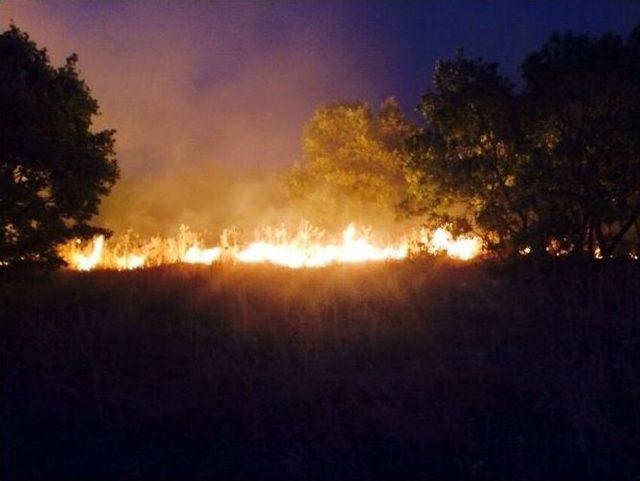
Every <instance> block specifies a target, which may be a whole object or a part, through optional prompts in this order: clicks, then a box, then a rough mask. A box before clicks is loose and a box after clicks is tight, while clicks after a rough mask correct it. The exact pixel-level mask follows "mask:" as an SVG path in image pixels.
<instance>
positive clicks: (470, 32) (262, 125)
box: [0, 0, 640, 175]
mask: <svg viewBox="0 0 640 481" xmlns="http://www.w3.org/2000/svg"><path fill="white" fill-rule="evenodd" d="M0 12H1V14H2V19H1V21H2V26H3V29H4V28H5V27H6V26H7V25H8V23H9V20H10V19H13V20H14V21H15V23H16V24H17V25H18V26H19V27H21V28H23V29H24V30H26V31H27V32H29V33H30V34H31V36H32V38H33V39H34V40H35V41H36V42H37V43H38V44H39V45H40V46H46V47H48V49H49V52H50V54H51V56H52V58H53V60H54V62H56V63H60V62H62V61H63V59H64V57H66V56H67V55H68V54H70V53H72V52H77V53H78V54H79V55H80V68H81V71H82V75H83V76H84V78H85V79H86V80H87V82H88V84H89V86H90V87H91V89H92V90H93V93H94V95H95V97H96V98H97V99H98V100H99V102H100V105H101V107H102V111H103V116H102V118H101V120H100V122H99V125H100V126H106V127H113V128H116V129H117V130H118V135H117V142H118V143H117V148H118V153H119V160H120V165H121V167H122V169H123V173H124V174H125V175H126V174H132V175H133V174H141V173H144V172H150V171H155V170H157V169H159V168H160V167H163V166H164V167H166V166H174V165H175V164H178V165H179V164H180V163H183V162H185V163H191V164H193V163H196V164H197V163H200V162H219V163H222V164H224V165H227V166H240V167H266V168H268V167H270V166H273V165H284V164H288V163H291V162H292V161H294V160H296V159H297V158H299V156H300V145H299V144H300V135H301V128H302V126H303V124H304V122H305V121H306V120H307V119H308V118H309V117H310V115H311V114H312V113H313V110H314V109H315V108H317V107H318V106H320V105H322V104H326V103H330V102H336V101H344V100H346V101H355V100H366V101H369V102H371V103H372V104H378V103H379V102H380V101H381V100H382V99H383V98H384V97H386V96H388V95H396V96H397V98H398V99H399V101H400V103H401V105H402V106H403V108H404V109H405V111H407V112H410V111H412V110H413V109H414V107H415V105H416V104H417V103H418V100H419V96H420V93H421V92H422V91H424V90H425V88H427V86H428V83H429V78H430V76H431V72H432V70H433V66H434V63H435V61H436V60H437V59H438V58H444V57H448V56H451V55H452V54H453V53H454V52H455V50H456V48H458V47H460V46H463V47H464V48H465V50H466V51H467V52H468V53H469V54H472V55H481V56H483V57H485V58H488V59H492V60H495V61H497V62H499V63H500V65H501V68H502V71H503V72H504V73H506V74H508V75H509V76H511V77H512V78H513V79H514V80H516V82H517V75H518V70H517V68H518V64H519V62H520V61H521V59H522V58H523V56H524V55H525V54H526V53H527V52H529V51H531V50H532V49H534V48H536V47H538V46H539V45H540V44H541V43H542V42H543V41H544V40H545V39H546V38H547V37H548V36H549V35H550V34H551V33H552V32H553V31H554V30H560V31H564V30H567V29H571V30H573V31H576V32H583V31H590V32H592V33H595V34H600V33H602V32H604V31H607V30H611V31H615V32H618V33H621V34H623V35H627V34H628V33H629V32H630V30H631V29H632V28H633V26H634V25H635V24H637V23H639V22H640V2H633V1H626V2H625V1H564V2H561V1H553V2H551V1H549V2H516V1H500V2H480V1H477V2H453V1H446V2H445V1H442V2H396V3H392V2H388V3H386V2H376V3H374V2H352V3H349V2H344V3H343V2H341V3H338V2H319V3H316V4H314V3H312V2H205V1H201V2H193V3H188V2H186V1H180V2H178V1H175V2H162V3H160V4H157V3H151V2H148V3H140V2H136V3H134V2H115V1H114V2H106V1H100V2H98V1H96V2H90V1H82V2H80V1H78V2H71V1H61V2H56V1H47V2H44V1H42V2H28V1H18V0H5V1H4V2H3V3H2V4H0Z"/></svg>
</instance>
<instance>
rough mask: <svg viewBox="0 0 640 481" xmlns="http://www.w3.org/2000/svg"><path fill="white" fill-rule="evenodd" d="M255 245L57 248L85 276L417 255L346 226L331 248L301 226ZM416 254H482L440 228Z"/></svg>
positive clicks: (189, 242)
mask: <svg viewBox="0 0 640 481" xmlns="http://www.w3.org/2000/svg"><path fill="white" fill-rule="evenodd" d="M257 237H258V239H257V240H256V241H254V242H251V243H249V244H248V245H246V246H245V247H242V248H241V247H240V246H238V245H236V244H232V243H231V242H230V240H229V239H231V238H234V236H233V235H231V234H230V231H225V232H224V233H223V235H222V236H221V245H219V246H215V247H211V248H206V247H204V246H203V242H202V239H201V237H200V236H199V235H196V234H194V233H192V232H191V231H190V229H189V228H188V227H186V226H181V227H180V234H179V236H178V237H177V238H169V239H162V238H160V237H154V238H152V239H150V240H149V241H147V242H142V243H140V244H139V245H137V246H136V245H132V243H131V241H130V238H129V237H127V241H126V242H124V241H121V243H116V244H115V246H114V247H113V248H110V247H108V246H107V244H106V241H105V238H104V236H97V237H96V238H94V240H93V242H92V243H91V245H90V246H86V247H84V249H83V248H82V247H81V244H80V243H79V242H78V241H73V242H70V243H68V244H66V245H64V246H62V247H61V255H62V257H63V258H64V259H65V260H66V261H67V263H68V264H69V266H70V267H71V268H72V269H76V270H82V271H88V270H92V269H96V268H104V269H117V270H129V269H138V268H141V267H150V266H156V265H163V264H173V263H179V262H183V263H189V264H205V265H210V264H213V263H214V262H221V261H223V260H231V261H235V262H239V263H248V264H255V263H270V264H276V265H280V266H285V267H290V268H302V267H322V266H326V265H329V264H337V263H361V262H380V261H385V260H400V259H404V258H407V257H408V256H409V255H410V254H412V253H413V252H416V251H419V249H417V248H416V247H415V246H416V242H414V241H415V240H416V239H415V238H414V239H412V238H405V239H403V240H401V241H399V242H397V243H395V244H391V245H386V246H377V245H375V244H373V243H372V242H371V241H370V239H369V235H368V232H367V231H361V232H360V233H359V232H358V229H356V226H355V225H354V224H349V226H347V228H346V229H345V230H344V231H343V233H342V238H341V239H339V240H337V241H334V242H326V241H324V231H321V230H318V229H316V228H313V227H312V226H311V225H310V224H308V223H303V224H302V225H301V226H300V228H299V229H298V231H297V232H296V233H295V234H294V235H293V236H290V235H289V233H288V232H287V230H286V229H284V228H277V229H273V228H265V229H263V231H262V232H261V233H260V234H259V235H258V236H257ZM418 237H419V242H420V244H421V245H422V246H423V247H422V249H421V250H423V251H426V252H429V253H432V254H438V253H444V254H446V255H448V256H449V257H452V258H455V259H460V260H469V259H472V258H474V257H476V256H478V255H479V254H480V253H481V252H482V242H481V240H480V239H479V238H478V237H475V236H460V237H458V238H454V237H453V235H452V234H451V232H449V231H448V230H447V229H446V228H444V227H441V228H439V229H436V230H435V231H434V232H433V233H430V232H429V231H425V230H423V231H421V232H420V233H419V235H418Z"/></svg>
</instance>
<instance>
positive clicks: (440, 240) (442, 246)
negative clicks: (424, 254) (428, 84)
mask: <svg viewBox="0 0 640 481" xmlns="http://www.w3.org/2000/svg"><path fill="white" fill-rule="evenodd" d="M422 238H423V243H424V244H425V245H426V246H427V251H428V252H430V253H432V254H438V253H446V254H447V255H448V256H449V257H453V258H455V259H460V260H463V261H467V260H469V259H473V258H474V257H476V256H478V255H479V254H480V253H481V252H482V241H481V240H480V238H478V237H475V236H460V237H458V238H457V239H454V238H453V234H451V232H449V231H448V230H447V229H445V228H444V227H439V228H438V229H436V230H435V232H434V233H433V235H432V236H431V237H429V235H428V234H427V235H423V236H422Z"/></svg>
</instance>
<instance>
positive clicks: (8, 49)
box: [0, 26, 118, 265]
mask: <svg viewBox="0 0 640 481" xmlns="http://www.w3.org/2000/svg"><path fill="white" fill-rule="evenodd" d="M77 61H78V57H77V56H76V55H72V56H70V57H68V58H67V59H66V62H65V64H64V65H62V66H61V67H58V68H55V67H53V66H52V65H51V62H50V59H49V57H48V55H47V52H46V50H44V49H39V48H38V47H37V46H36V44H35V43H34V42H33V41H32V40H30V38H29V36H28V35H27V34H26V33H24V32H22V31H20V30H19V29H18V28H17V27H15V26H11V27H10V28H9V30H7V31H6V32H4V33H2V34H1V35H0V263H2V264H3V265H15V264H22V263H35V264H40V265H56V264H60V263H61V260H60V258H59V256H58V255H57V252H56V246H57V245H59V244H60V243H62V242H64V241H67V240H69V239H71V238H88V237H91V236H93V235H95V234H97V233H106V231H105V230H104V229H101V228H98V227H94V226H92V225H90V223H89V222H90V220H91V218H92V217H93V216H94V215H96V214H97V212H98V206H99V203H100V197H101V196H104V195H106V194H108V193H109V191H110V189H111V187H112V186H113V184H114V183H115V181H116V179H117V177H118V166H117V163H116V158H115V152H114V131H113V130H102V131H97V132H94V131H92V120H93V117H94V116H96V115H98V113H99V111H98V103H97V102H96V100H95V99H94V98H93V97H92V96H91V93H90V91H89V88H88V87H87V85H86V84H85V82H84V81H83V80H82V79H81V78H80V76H79V74H78V71H77Z"/></svg>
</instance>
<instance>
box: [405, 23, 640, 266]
mask: <svg viewBox="0 0 640 481" xmlns="http://www.w3.org/2000/svg"><path fill="white" fill-rule="evenodd" d="M639 65H640V28H636V29H635V30H634V32H633V33H632V35H631V36H630V38H629V40H628V41H627V42H626V43H625V42H624V41H623V39H622V38H620V37H619V36H617V35H613V34H606V35H603V36H602V37H599V38H594V37H591V36H589V35H574V34H572V33H567V34H565V35H559V34H554V35H552V36H551V38H550V39H549V40H548V41H547V42H546V43H545V44H544V45H543V46H542V47H541V48H540V49H539V50H538V51H536V52H533V53H531V54H530V55H528V56H527V57H526V59H525V61H524V62H523V64H522V73H523V79H524V83H523V87H522V90H521V92H515V91H514V89H513V87H512V85H511V83H510V82H509V80H508V79H506V78H505V77H503V76H501V75H500V74H498V72H497V65H496V64H492V63H488V62H485V61H484V60H482V59H468V58H465V56H464V55H463V53H462V52H459V53H458V55H457V56H456V57H455V58H453V59H450V60H446V61H442V62H439V63H438V65H437V67H436V70H435V74H434V77H433V84H434V89H433V91H431V92H429V93H426V94H425V95H424V96H423V98H422V102H421V104H420V106H419V109H420V111H421V113H422V114H423V116H424V118H425V121H426V122H425V127H424V128H423V129H422V131H421V132H420V133H419V134H418V135H416V136H415V137H414V139H413V140H412V147H411V149H410V151H409V152H410V155H409V156H408V157H407V160H406V165H407V170H408V172H409V177H408V178H409V180H410V183H411V186H410V189H409V192H410V194H411V196H410V199H409V200H408V201H406V202H405V204H404V206H405V210H407V211H409V212H413V213H422V214H427V218H429V219H432V220H433V221H434V222H443V221H449V222H451V223H452V224H453V225H454V226H458V227H459V228H460V229H466V230H469V229H471V230H475V231H476V232H477V233H478V234H480V235H482V236H483V237H484V239H485V241H486V242H487V245H488V246H489V247H492V248H494V249H495V250H497V251H499V252H501V253H503V254H512V253H516V252H518V251H520V250H521V249H523V248H525V247H526V248H527V250H528V251H529V252H534V253H544V252H545V251H549V250H551V251H552V252H556V253H559V252H564V253H568V252H571V253H572V254H575V255H581V254H586V255H589V256H591V257H594V256H597V255H598V253H600V255H602V256H603V257H609V256H613V255H627V254H629V253H630V252H632V251H633V250H637V249H638V241H639V239H640V225H639V222H638V220H639V219H640V67H639ZM634 231H635V232H634Z"/></svg>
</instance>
